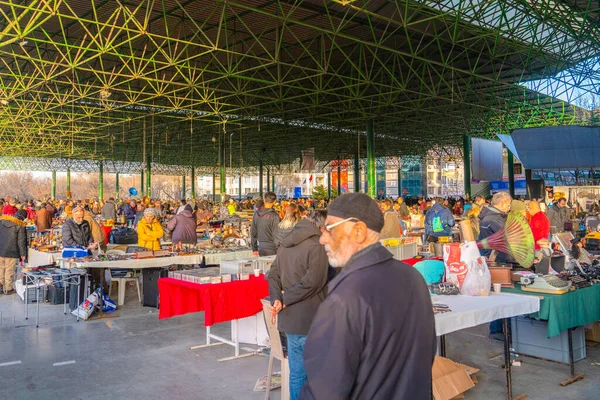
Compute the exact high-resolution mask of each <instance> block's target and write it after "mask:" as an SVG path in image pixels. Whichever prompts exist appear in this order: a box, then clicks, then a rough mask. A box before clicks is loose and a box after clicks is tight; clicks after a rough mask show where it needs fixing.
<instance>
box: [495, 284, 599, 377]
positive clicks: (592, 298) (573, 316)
mask: <svg viewBox="0 0 600 400" xmlns="http://www.w3.org/2000/svg"><path fill="white" fill-rule="evenodd" d="M502 292H504V293H516V294H522V295H526V296H535V297H542V299H541V303H540V310H539V312H537V313H533V314H531V315H530V316H531V317H533V318H537V319H540V320H543V321H548V337H549V338H550V337H552V336H557V335H560V333H561V331H564V330H567V334H568V343H569V366H570V373H571V377H570V379H569V380H567V381H565V382H563V383H561V384H562V385H568V384H570V383H573V382H575V381H577V380H581V379H583V375H575V362H574V357H573V329H574V328H578V327H583V326H585V325H587V324H590V323H593V322H596V321H598V320H600V284H595V285H592V286H589V287H586V288H581V289H576V290H574V291H572V292H568V293H565V294H560V295H556V294H547V293H543V294H542V293H535V292H524V291H523V290H521V285H520V284H516V286H515V288H502ZM524 355H526V356H529V357H534V356H531V355H528V354H524ZM534 358H538V357H534Z"/></svg>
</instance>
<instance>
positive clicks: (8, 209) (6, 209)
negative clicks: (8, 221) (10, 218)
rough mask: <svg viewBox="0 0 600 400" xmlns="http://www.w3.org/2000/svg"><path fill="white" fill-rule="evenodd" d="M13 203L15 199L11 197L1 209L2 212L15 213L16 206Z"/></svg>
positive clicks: (6, 213) (5, 213)
mask: <svg viewBox="0 0 600 400" xmlns="http://www.w3.org/2000/svg"><path fill="white" fill-rule="evenodd" d="M15 204H16V203H15V201H14V200H12V199H11V200H10V201H9V202H8V203H7V204H6V205H5V206H4V208H3V209H2V214H4V215H15V214H16V212H17V207H16V206H15Z"/></svg>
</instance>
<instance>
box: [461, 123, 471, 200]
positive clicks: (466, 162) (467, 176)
mask: <svg viewBox="0 0 600 400" xmlns="http://www.w3.org/2000/svg"><path fill="white" fill-rule="evenodd" d="M463 156H464V157H463V169H464V172H463V176H464V185H465V196H467V197H471V137H469V136H468V135H464V136H463Z"/></svg>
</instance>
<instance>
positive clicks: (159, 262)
mask: <svg viewBox="0 0 600 400" xmlns="http://www.w3.org/2000/svg"><path fill="white" fill-rule="evenodd" d="M200 263H202V254H191V255H186V256H174V257H155V258H141V259H130V260H111V261H76V262H73V263H71V264H74V265H75V266H76V267H77V268H107V269H146V268H161V267H168V266H169V265H194V264H200Z"/></svg>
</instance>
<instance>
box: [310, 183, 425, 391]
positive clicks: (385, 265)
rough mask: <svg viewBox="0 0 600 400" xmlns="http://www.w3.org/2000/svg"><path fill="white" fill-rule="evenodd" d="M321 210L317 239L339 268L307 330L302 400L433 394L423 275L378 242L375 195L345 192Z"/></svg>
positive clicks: (380, 222)
mask: <svg viewBox="0 0 600 400" xmlns="http://www.w3.org/2000/svg"><path fill="white" fill-rule="evenodd" d="M327 213H328V216H327V224H328V225H326V226H325V228H324V229H323V234H322V236H321V240H320V242H321V244H323V245H324V246H325V251H326V252H327V257H328V259H329V263H330V264H331V265H332V266H333V267H343V270H342V272H341V273H340V274H339V275H338V276H337V277H336V278H335V279H334V280H333V281H331V282H330V283H329V290H328V296H327V298H326V299H325V301H324V302H323V303H322V304H321V306H320V307H319V310H318V312H317V315H316V316H315V319H314V320H313V323H312V325H311V328H310V331H309V333H308V339H307V340H306V345H305V348H304V363H305V367H306V373H307V377H308V380H307V383H306V385H304V387H303V388H302V393H301V395H300V399H318V400H320V399H357V400H358V399H361V400H362V399H378V400H391V399H394V400H429V399H431V367H432V365H433V358H434V356H435V350H436V345H437V343H436V336H435V324H434V318H433V310H432V306H431V298H430V295H429V291H428V290H427V286H426V284H425V281H424V280H423V278H422V277H421V275H420V274H419V272H417V271H416V270H415V269H414V268H412V267H411V266H409V265H407V264H405V263H402V262H400V261H397V260H394V259H393V258H392V255H391V253H390V252H389V251H388V250H386V249H385V248H384V247H383V246H382V245H381V244H380V243H379V232H380V231H381V228H382V227H383V216H382V214H381V212H380V211H379V208H378V207H377V204H376V203H375V201H374V200H373V199H371V198H370V197H368V196H367V195H365V194H361V193H351V194H346V195H343V196H341V197H338V198H337V199H336V200H334V201H333V203H332V204H331V205H330V206H329V208H328V210H327Z"/></svg>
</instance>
